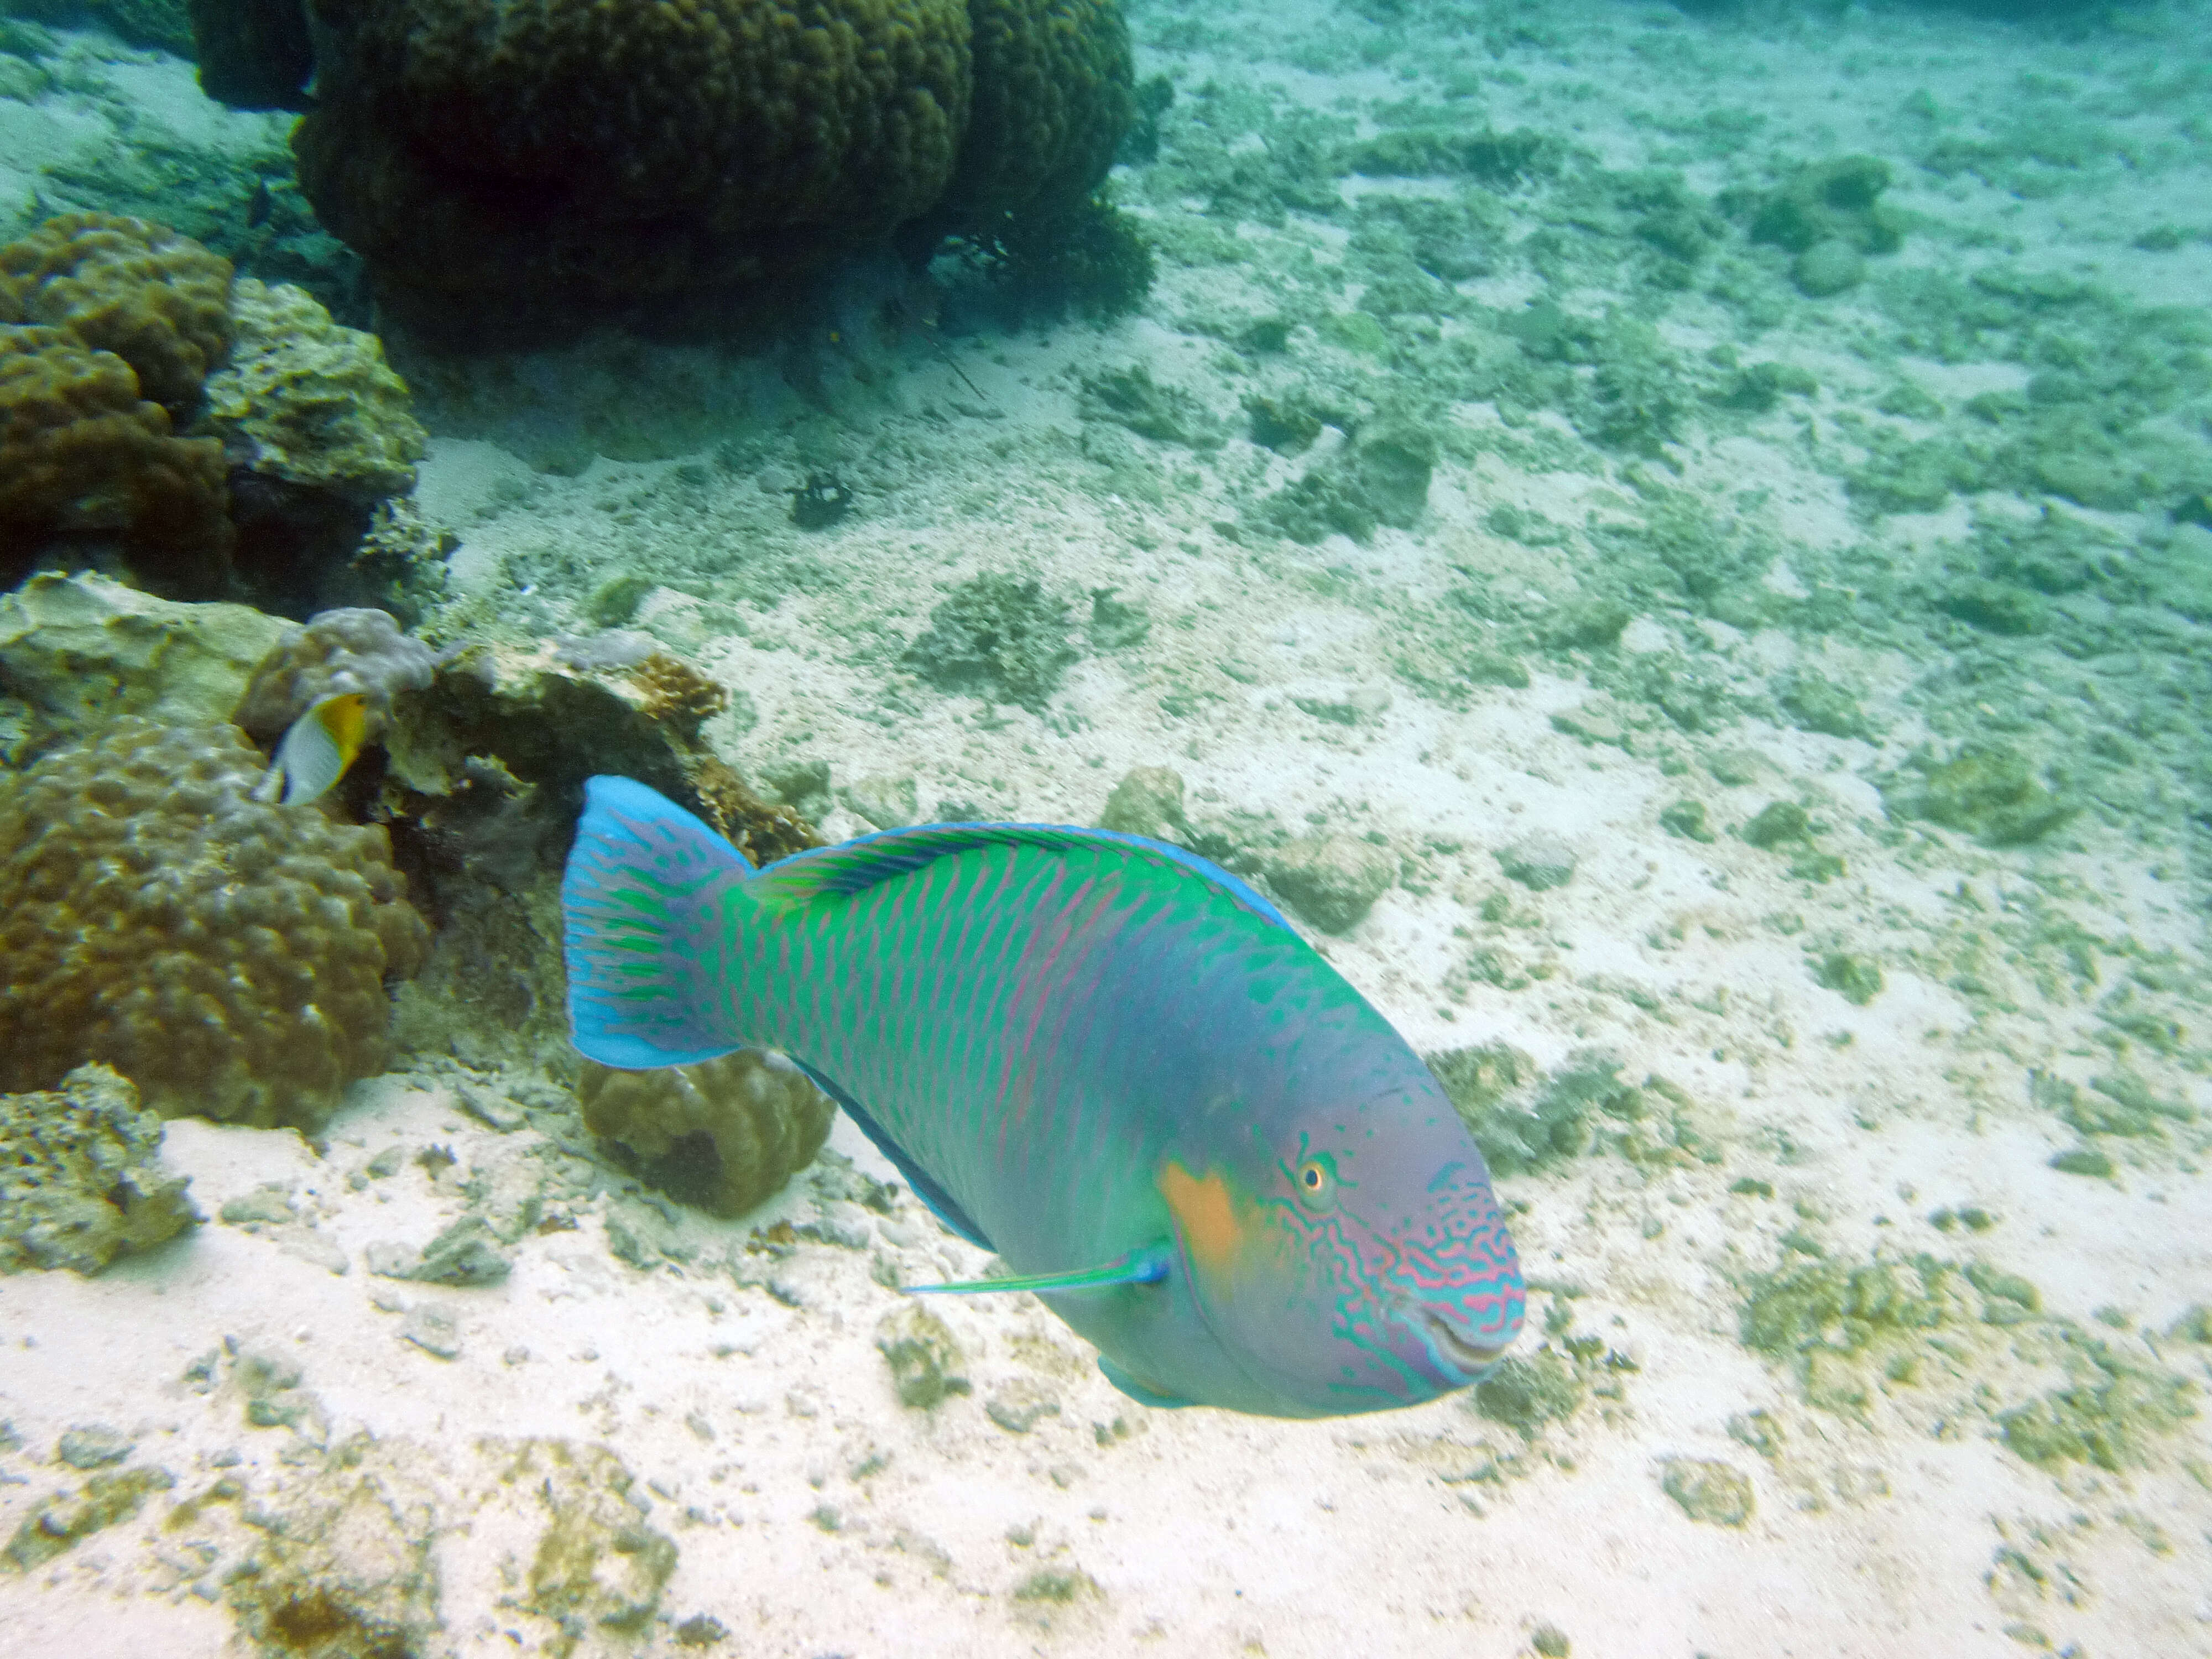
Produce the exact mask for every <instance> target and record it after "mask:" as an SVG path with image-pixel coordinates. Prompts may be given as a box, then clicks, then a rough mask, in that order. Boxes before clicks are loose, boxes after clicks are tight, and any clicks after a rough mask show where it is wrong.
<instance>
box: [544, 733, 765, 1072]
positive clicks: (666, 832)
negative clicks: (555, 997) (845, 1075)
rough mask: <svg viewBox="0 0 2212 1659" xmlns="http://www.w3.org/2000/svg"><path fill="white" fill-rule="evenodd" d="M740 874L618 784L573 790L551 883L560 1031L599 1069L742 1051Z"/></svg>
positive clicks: (736, 861)
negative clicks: (580, 798) (564, 995)
mask: <svg viewBox="0 0 2212 1659" xmlns="http://www.w3.org/2000/svg"><path fill="white" fill-rule="evenodd" d="M751 873H752V866H750V865H749V864H747V863H746V862H745V860H744V855H743V854H740V853H739V852H738V850H737V848H734V847H732V846H731V845H730V843H729V842H726V841H725V840H723V839H722V837H721V836H718V835H716V834H715V833H714V831H713V830H712V829H708V827H707V826H706V825H705V824H703V823H701V822H700V821H699V820H698V819H697V818H695V817H692V816H691V814H690V813H689V812H687V811H684V809H683V808H682V807H680V806H678V805H676V804H675V803H674V802H673V801H671V800H669V799H666V798H665V796H662V795H659V794H658V793H655V792H653V790H651V789H648V788H647V787H645V786H644V785H643V784H641V783H639V782H636V781H634V780H632V779H629V778H614V777H598V778H593V779H592V780H591V781H589V782H587V783H586V784H585V786H584V815H583V817H581V818H580V819H579V820H577V823H576V844H575V846H574V848H572V849H571V850H570V852H569V854H568V869H567V871H566V872H564V873H563V874H562V878H561V915H562V922H563V924H564V931H565V934H566V938H565V940H564V943H565V946H566V951H567V955H568V1025H569V1029H570V1031H571V1032H572V1033H573V1035H574V1041H575V1044H576V1047H577V1048H580V1049H581V1050H582V1051H583V1053H584V1054H585V1056H586V1058H587V1059H591V1060H598V1061H599V1064H600V1065H602V1066H619V1067H622V1068H623V1069H625V1070H629V1071H643V1070H646V1069H647V1068H649V1067H652V1066H688V1065H690V1064H691V1063H692V1062H693V1061H695V1060H712V1059H714V1057H715V1056H716V1055H718V1054H728V1053H729V1052H730V1051H731V1050H732V1048H740V1047H742V1046H743V1043H742V1041H741V1039H740V1037H739V1036H738V1035H737V1034H736V1032H735V1025H736V1021H735V1018H734V1015H733V1011H732V1007H731V1006H730V1000H729V994H730V990H731V981H730V974H729V968H730V966H731V964H730V963H729V960H728V957H729V950H730V946H731V945H732V944H733V943H734V941H735V939H736V930H735V923H736V915H735V913H736V911H737V909H738V908H739V907H740V906H743V905H744V904H746V903H748V902H750V899H749V896H747V895H746V894H745V893H744V890H743V889H744V880H745V878H746V877H748V876H750V874H751Z"/></svg>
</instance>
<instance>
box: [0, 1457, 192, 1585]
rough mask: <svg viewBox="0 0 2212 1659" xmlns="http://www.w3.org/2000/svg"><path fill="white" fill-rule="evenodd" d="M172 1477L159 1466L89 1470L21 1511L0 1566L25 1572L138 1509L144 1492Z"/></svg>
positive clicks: (162, 1487) (161, 1488)
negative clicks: (79, 1480) (20, 1521)
mask: <svg viewBox="0 0 2212 1659" xmlns="http://www.w3.org/2000/svg"><path fill="white" fill-rule="evenodd" d="M176 1484H177V1482H176V1477H175V1476H173V1475H172V1474H170V1473H169V1472H168V1471H167V1469H163V1468H135V1469H120V1470H118V1471H116V1472H115V1473H113V1474H93V1475H88V1476H87V1477H86V1479H85V1482H84V1485H83V1486H81V1487H77V1488H76V1489H74V1490H69V1491H64V1492H56V1493H55V1494H54V1495H53V1496H52V1498H48V1499H47V1500H46V1502H45V1503H43V1504H40V1505H39V1506H38V1507H37V1508H36V1509H34V1510H32V1511H31V1513H30V1514H29V1515H28V1516H27V1517H25V1519H24V1522H23V1524H22V1525H21V1526H20V1527H18V1528H15V1536H14V1537H12V1538H10V1539H9V1541H8V1542H7V1544H6V1545H5V1546H4V1547H0V1566H4V1567H5V1569H6V1570H8V1571H15V1572H29V1571H31V1570H32V1569H33V1568H34V1567H40V1566H43V1565H46V1563H47V1562H49V1561H51V1560H52V1559H54V1558H55V1557H56V1556H58V1555H59V1554H61V1553H63V1552H64V1551H65V1550H68V1549H70V1548H72V1547H75V1546H76V1545H77V1544H78V1543H80V1542H82V1541H83V1540H85V1539H87V1538H89V1537H91V1536H92V1534H94V1533H96V1532H99V1531H100V1530H101V1529H102V1528H107V1527H112V1526H113V1525H115V1524H116V1522H118V1521H128V1520H129V1519H130V1518H131V1516H134V1515H136V1514H137V1513H138V1510H139V1508H140V1506H141V1505H142V1504H144V1503H145V1501H146V1498H147V1495H148V1494H149V1493H150V1492H167V1490H168V1489H169V1488H170V1487H171V1486H175V1485H176Z"/></svg>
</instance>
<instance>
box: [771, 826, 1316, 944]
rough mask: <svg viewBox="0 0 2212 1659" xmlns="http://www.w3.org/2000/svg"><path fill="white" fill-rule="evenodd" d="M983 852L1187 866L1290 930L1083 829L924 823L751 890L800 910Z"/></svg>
mask: <svg viewBox="0 0 2212 1659" xmlns="http://www.w3.org/2000/svg"><path fill="white" fill-rule="evenodd" d="M979 847H1031V848H1036V849H1037V850H1039V851H1040V852H1045V853H1066V852H1072V851H1074V850H1076V849H1078V848H1107V847H1121V848H1130V849H1132V850H1133V851H1137V852H1141V853H1149V854H1153V855H1154V856H1156V857H1158V858H1160V859H1164V860H1167V861H1168V862H1169V863H1171V864H1175V865H1178V866H1182V869H1183V870H1184V871H1187V872H1189V873H1190V875H1192V876H1193V877H1194V878H1197V879H1199V880H1201V881H1205V882H1208V883H1210V884H1212V885H1213V886H1215V887H1217V888H1218V889H1220V890H1222V891H1223V892H1225V893H1227V894H1228V895H1229V896H1231V898H1233V899H1235V900H1236V901H1237V903H1239V904H1241V905H1243V907H1244V908H1246V909H1248V910H1250V911H1251V912H1252V913H1253V914H1254V915H1257V916H1260V917H1261V918H1262V919H1264V920H1266V921H1272V922H1273V923H1274V924H1275V925H1276V926H1277V927H1281V928H1285V929H1288V928H1289V927H1290V926H1291V924H1290V923H1289V922H1287V921H1285V920H1284V919H1283V913H1282V912H1281V911H1279V910H1278V909H1277V908H1275V907H1274V906H1273V905H1272V904H1270V903H1268V902H1267V900H1266V899H1264V898H1262V897H1261V896H1260V895H1259V894H1258V893H1257V892H1255V891H1254V890H1253V889H1252V887H1251V886H1250V885H1249V884H1247V883H1245V882H1243V881H1240V880H1238V879H1237V878H1236V877H1235V876H1232V875H1231V874H1230V873H1229V872H1228V871H1226V870H1225V869H1223V868H1222V867H1221V866H1219V865H1218V864H1216V863H1214V862H1213V861H1212V860H1210V859H1202V858H1200V856H1199V855H1198V854H1195V853H1194V852H1191V851H1189V850H1188V848H1182V847H1177V846H1175V845H1173V844H1172V843H1170V842H1164V841H1154V840H1152V838H1151V837H1150V836H1130V835H1124V834H1123V833H1122V832H1121V831H1120V830H1118V829H1077V828H1075V827H1073V825H1069V824H1060V823H922V824H915V825H914V826H913V827H912V828H910V829H885V830H882V831H880V832H878V834H875V835H872V836H861V837H860V839H858V840H857V841H848V842H842V843H841V844H840V845H838V846H836V847H817V848H811V849H810V850H808V851H806V852H804V853H794V854H792V855H791V856H790V857H789V858H787V859H782V860H779V861H777V862H776V863H775V864H771V865H769V866H767V867H766V868H765V869H763V871H762V872H760V873H759V875H757V876H756V877H755V878H753V880H752V882H751V884H750V886H751V888H752V890H753V891H754V893H755V894H756V895H757V896H758V898H759V899H760V901H761V902H763V904H767V905H769V906H772V907H773V906H781V905H791V906H798V905H803V904H805V903H806V902H809V901H811V900H812V899H816V898H829V897H842V896H848V895H850V894H854V893H858V892H862V891H865V890H866V889H868V888H871V887H875V886H878V885H880V884H882V883H884V882H887V881H895V880H896V879H897V878H899V877H901V876H903V875H908V874H910V873H911V872H914V871H916V870H919V869H921V867H922V866H925V865H928V864H933V863H934V862H935V861H936V860H939V859H943V858H951V857H952V856H953V855H954V854H959V853H965V852H970V851H973V850H974V849H975V848H979Z"/></svg>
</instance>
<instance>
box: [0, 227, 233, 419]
mask: <svg viewBox="0 0 2212 1659" xmlns="http://www.w3.org/2000/svg"><path fill="white" fill-rule="evenodd" d="M230 278H231V272H230V261H229V260H228V259H226V258H222V255H220V254H217V253H211V252H209V251H208V250H207V249H206V248H204V247H202V246H200V245H199V244H198V243H197V242H195V241H194V240H192V239H191V237H189V236H180V235H179V234H177V233H176V232H175V231H173V230H170V229H168V228H166V227H164V226H161V225H156V224H150V223H149V222H147V221H145V220H143V219H129V218H123V217H119V216H116V215H114V214H108V213H70V214H64V215H63V216H61V217H59V218H57V219H49V220H47V221H46V222H45V223H44V224H42V225H40V227H39V228H37V229H35V230H33V231H32V232H31V234H29V235H27V236H25V237H23V238H22V239H21V240H18V241H14V242H10V243H9V244H8V245H7V246H5V247H0V322H9V323H44V324H46V325H48V326H50V327H53V328H65V329H67V330H69V331H70V333H72V334H74V335H76V337H77V338H78V339H80V340H82V342H83V343H85V344H86V345H88V346H90V347H92V348H93V349H95V350H99V351H112V352H113V353H114V354H115V355H116V356H118V357H120V358H121V359H123V361H124V362H126V363H128V364H130V365H131V368H132V370H133V371H134V372H135V373H136V374H137V376H138V390H139V392H140V394H141V395H142V396H143V397H147V398H152V399H153V400H154V401H155V403H157V404H161V405H162V406H163V407H164V408H166V409H167V410H169V411H170V413H172V414H173V415H183V414H185V413H186V412H188V411H189V410H191V408H192V406H193V405H194V404H197V402H198V401H199V396H200V385H201V382H202V381H204V380H206V378H207V374H208V371H209V370H210V369H212V368H217V367H219V366H220V365H221V364H222V361H223V358H224V356H226V354H228V351H229V349H230Z"/></svg>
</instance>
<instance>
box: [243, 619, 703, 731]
mask: <svg viewBox="0 0 2212 1659" xmlns="http://www.w3.org/2000/svg"><path fill="white" fill-rule="evenodd" d="M437 670H438V654H437V653H436V652H435V651H433V650H431V649H430V647H428V646H427V645H425V644H423V643H422V641H420V640H418V639H414V638H412V637H410V635H406V634H404V633H402V632H401V631H400V629H399V623H398V620H397V619H396V618H395V617H393V616H392V614H391V612H389V611H378V610H375V609H373V608H371V607H368V606H356V607H352V608H349V609H345V610H338V611H322V612H321V613H319V615H316V616H313V617H308V618H307V621H306V622H304V623H295V624H294V625H293V626H292V627H290V628H288V629H285V630H284V632H283V635H281V636H279V638H278V639H277V641H276V646H275V647H273V648H272V649H271V650H270V653H269V654H268V655H267V656H266V657H264V658H263V659H262V660H261V662H260V664H259V665H258V666H257V667H256V668H255V669H254V671H253V678H252V680H251V681H250V682H249V683H248V684H247V685H246V694H245V695H244V696H241V697H240V699H239V702H238V708H237V711H236V712H235V713H234V714H232V716H231V718H232V719H233V720H236V721H237V722H238V724H239V725H240V726H244V727H245V728H246V731H248V732H251V733H252V734H253V736H255V737H257V738H260V739H261V740H262V741H263V742H264V743H270V742H274V741H275V740H276V738H280V737H282V736H283V733H284V728H285V727H287V726H289V725H291V723H292V722H293V721H294V720H297V719H299V718H300V716H301V714H305V713H306V712H307V710H308V709H309V708H311V707H313V705H314V704H315V703H317V702H320V701H321V700H322V699H323V698H325V697H333V696H337V695H338V694H340V693H341V692H345V691H362V692H366V693H367V694H368V700H369V708H370V713H371V715H372V724H373V726H374V729H375V730H376V731H379V732H380V731H381V730H382V729H383V726H384V723H385V721H386V720H389V719H390V718H391V714H392V694H393V693H394V692H396V691H420V690H425V689H426V688H428V685H429V684H430V682H431V680H432V678H434V677H435V675H436V673H437ZM724 695H725V696H727V694H726V693H725V694H724Z"/></svg>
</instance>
